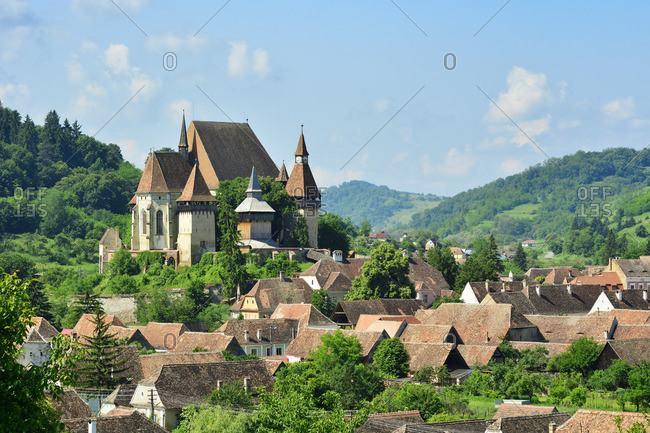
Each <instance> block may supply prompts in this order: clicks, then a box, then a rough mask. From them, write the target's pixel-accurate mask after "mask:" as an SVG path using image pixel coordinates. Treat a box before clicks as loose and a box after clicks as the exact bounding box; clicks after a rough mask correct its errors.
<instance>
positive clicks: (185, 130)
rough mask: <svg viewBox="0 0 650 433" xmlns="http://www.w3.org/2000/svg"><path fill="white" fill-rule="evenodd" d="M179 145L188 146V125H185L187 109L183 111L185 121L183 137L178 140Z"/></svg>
mask: <svg viewBox="0 0 650 433" xmlns="http://www.w3.org/2000/svg"><path fill="white" fill-rule="evenodd" d="M178 147H179V148H182V147H187V127H186V126H185V111H183V123H182V125H181V137H180V139H179V140H178Z"/></svg>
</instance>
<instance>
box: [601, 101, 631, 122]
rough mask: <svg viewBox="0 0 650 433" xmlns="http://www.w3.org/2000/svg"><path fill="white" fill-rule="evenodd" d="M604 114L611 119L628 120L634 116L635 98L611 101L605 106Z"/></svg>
mask: <svg viewBox="0 0 650 433" xmlns="http://www.w3.org/2000/svg"><path fill="white" fill-rule="evenodd" d="M603 113H604V114H605V116H607V117H609V118H611V119H617V120H620V119H628V118H630V117H632V116H634V98H633V97H631V96H630V97H629V98H625V99H616V100H613V101H609V102H608V103H606V104H605V105H603Z"/></svg>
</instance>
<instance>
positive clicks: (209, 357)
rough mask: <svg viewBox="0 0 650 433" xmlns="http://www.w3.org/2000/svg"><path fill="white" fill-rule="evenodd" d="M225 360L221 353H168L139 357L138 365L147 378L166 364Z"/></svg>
mask: <svg viewBox="0 0 650 433" xmlns="http://www.w3.org/2000/svg"><path fill="white" fill-rule="evenodd" d="M185 334H188V333H185ZM185 334H184V335H185ZM181 337H182V336H181ZM225 360H226V358H225V357H224V356H223V354H222V353H221V351H219V352H169V353H154V354H151V355H141V356H140V364H141V365H142V373H143V375H144V377H148V376H149V375H150V374H152V373H154V372H156V371H157V370H158V369H160V367H162V366H163V365H167V364H202V363H206V362H223V361H225Z"/></svg>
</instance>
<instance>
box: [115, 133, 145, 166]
mask: <svg viewBox="0 0 650 433" xmlns="http://www.w3.org/2000/svg"><path fill="white" fill-rule="evenodd" d="M117 145H118V146H120V149H121V150H122V156H123V157H124V159H126V160H127V161H130V162H132V163H133V164H134V165H135V166H136V167H140V168H143V167H144V163H145V161H146V159H147V155H148V151H147V149H142V148H141V146H139V145H138V142H137V141H136V140H131V139H123V140H117Z"/></svg>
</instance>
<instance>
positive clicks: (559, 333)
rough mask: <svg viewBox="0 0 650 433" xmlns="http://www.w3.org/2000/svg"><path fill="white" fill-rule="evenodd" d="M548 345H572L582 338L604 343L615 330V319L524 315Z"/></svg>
mask: <svg viewBox="0 0 650 433" xmlns="http://www.w3.org/2000/svg"><path fill="white" fill-rule="evenodd" d="M526 319H528V320H529V321H530V322H531V323H533V324H534V325H535V326H537V328H538V329H539V332H541V334H542V335H543V336H544V338H545V339H546V341H548V342H550V343H572V342H574V341H575V340H577V339H579V338H582V337H591V338H593V339H594V340H596V341H606V340H609V339H611V338H612V337H613V335H614V330H615V329H616V324H617V322H616V318H615V317H595V316H539V315H530V314H527V315H526Z"/></svg>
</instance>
